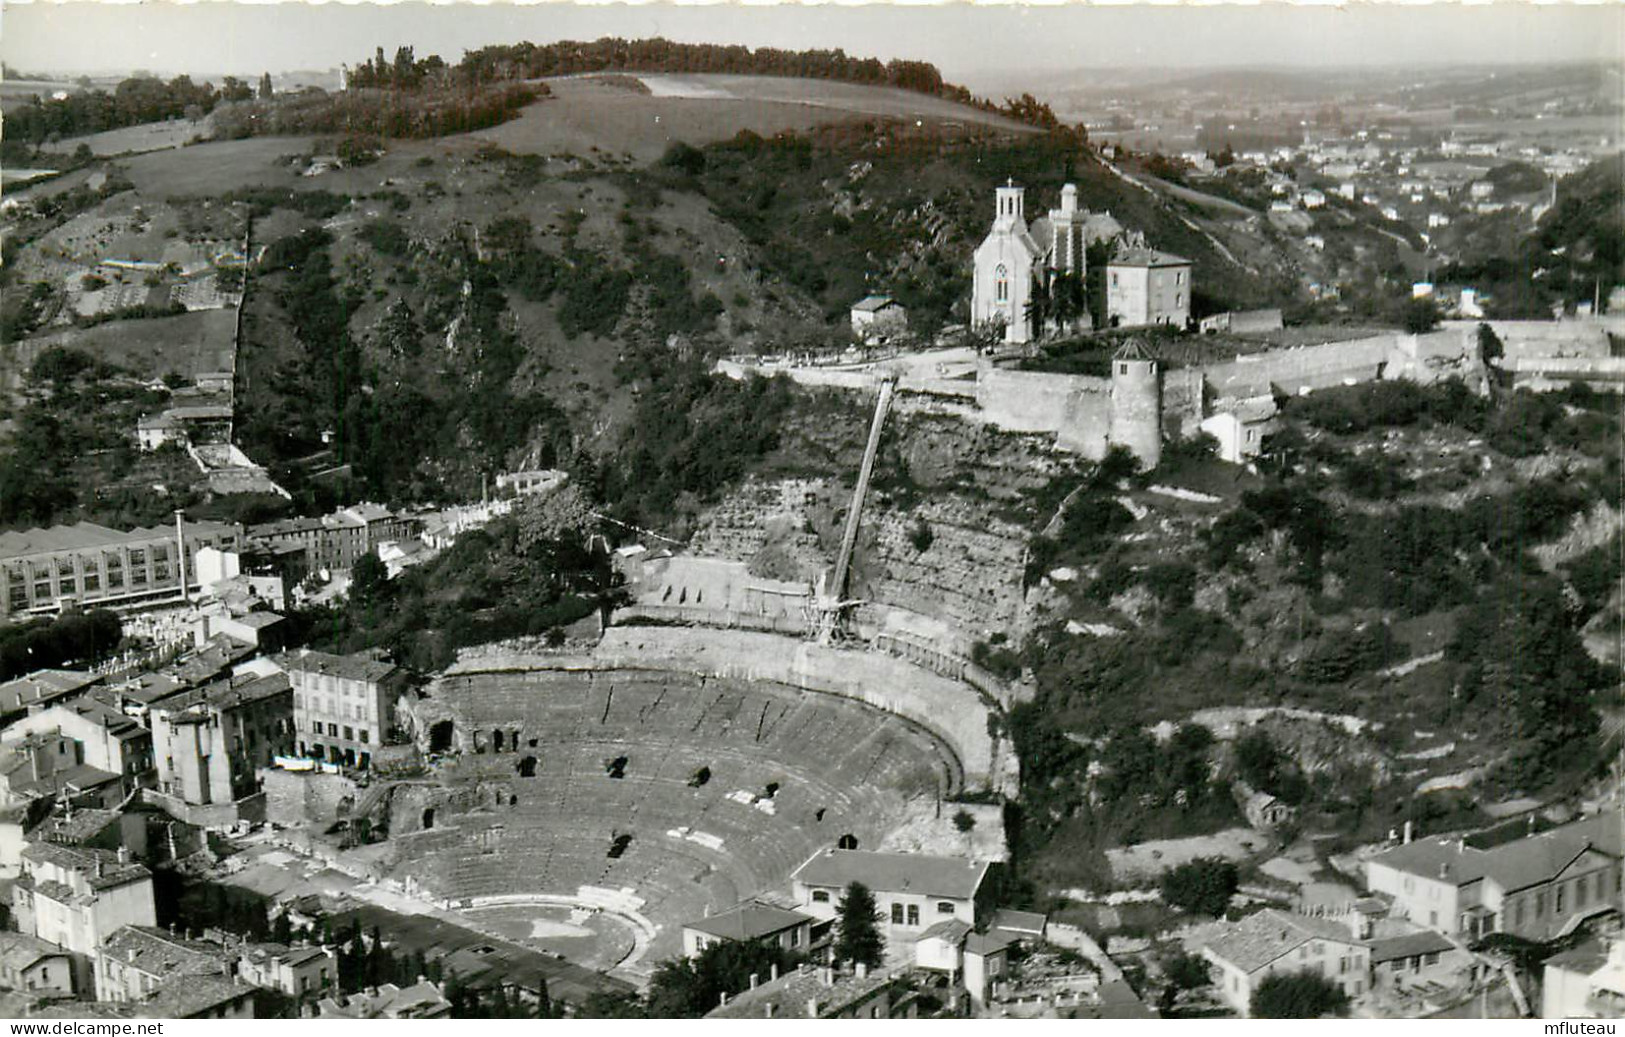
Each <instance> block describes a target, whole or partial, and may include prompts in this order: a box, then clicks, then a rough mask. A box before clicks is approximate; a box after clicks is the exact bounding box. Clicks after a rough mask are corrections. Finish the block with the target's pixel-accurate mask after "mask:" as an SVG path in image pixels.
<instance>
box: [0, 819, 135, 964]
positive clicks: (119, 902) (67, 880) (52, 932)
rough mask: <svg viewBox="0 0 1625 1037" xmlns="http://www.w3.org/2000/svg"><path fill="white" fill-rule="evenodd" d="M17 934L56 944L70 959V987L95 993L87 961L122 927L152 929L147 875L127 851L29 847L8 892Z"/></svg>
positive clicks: (54, 845)
mask: <svg viewBox="0 0 1625 1037" xmlns="http://www.w3.org/2000/svg"><path fill="white" fill-rule="evenodd" d="M11 914H12V920H13V923H14V924H15V925H16V927H17V931H18V932H22V933H27V934H29V935H30V936H37V937H39V938H40V939H42V940H47V941H49V942H51V943H54V944H57V945H58V946H60V947H61V948H62V949H63V950H65V951H67V952H68V953H69V954H71V955H73V958H74V967H75V985H76V988H77V989H79V990H86V991H88V990H93V989H95V981H94V978H93V975H92V969H91V961H92V959H93V957H94V955H95V954H96V951H97V949H98V948H99V947H101V945H102V944H103V943H104V942H106V941H107V939H108V938H110V937H111V936H112V935H113V933H115V932H117V931H118V930H119V929H121V928H123V927H124V926H127V925H148V926H150V925H155V924H157V921H158V919H157V913H156V908H155V906H154V902H153V892H152V873H151V872H149V871H148V870H147V869H146V867H145V866H144V865H142V864H139V863H137V862H136V861H135V860H133V859H132V858H131V856H130V853H129V851H128V850H124V849H120V850H117V851H111V850H101V849H85V848H80V847H73V846H64V845H60V844H57V843H34V844H33V845H31V846H29V847H28V848H27V849H26V850H24V851H23V853H22V875H21V876H20V877H19V878H18V879H17V881H16V882H15V883H14V884H13V886H12V889H11Z"/></svg>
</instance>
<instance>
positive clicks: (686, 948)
mask: <svg viewBox="0 0 1625 1037" xmlns="http://www.w3.org/2000/svg"><path fill="white" fill-rule="evenodd" d="M813 921H814V919H813V918H812V917H811V916H810V915H804V914H802V913H801V912H799V911H787V910H785V909H784V908H782V907H775V906H773V905H772V904H766V903H762V902H761V901H755V900H751V901H746V902H745V903H743V904H740V905H739V906H738V907H734V908H730V909H729V910H727V911H723V912H721V913H720V914H715V915H708V916H707V917H705V918H702V919H700V920H698V921H694V922H684V923H683V955H684V957H688V958H694V957H698V956H699V954H700V952H701V951H703V950H705V949H706V948H707V947H710V946H712V945H714V944H717V943H747V942H748V943H767V944H776V945H778V946H780V947H783V948H784V949H785V950H787V951H790V952H792V953H795V954H804V953H806V951H807V948H808V947H810V946H811V945H812V925H813Z"/></svg>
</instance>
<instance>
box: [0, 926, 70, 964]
mask: <svg viewBox="0 0 1625 1037" xmlns="http://www.w3.org/2000/svg"><path fill="white" fill-rule="evenodd" d="M67 953H68V952H67V951H65V950H63V949H62V948H61V947H58V946H57V945H56V944H54V943H51V942H49V941H47V940H42V939H40V938H39V937H37V936H30V935H28V934H27V933H11V932H0V964H3V965H4V966H5V967H6V968H7V969H10V970H12V971H14V972H21V971H22V970H23V969H26V968H28V967H29V966H30V965H32V964H34V963H35V962H36V961H39V960H40V959H41V958H51V957H56V956H58V955H66V954H67Z"/></svg>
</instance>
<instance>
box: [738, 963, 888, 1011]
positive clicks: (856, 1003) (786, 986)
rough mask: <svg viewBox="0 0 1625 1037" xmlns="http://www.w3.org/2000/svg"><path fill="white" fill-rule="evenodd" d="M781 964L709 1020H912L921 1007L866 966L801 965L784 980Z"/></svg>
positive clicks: (885, 976)
mask: <svg viewBox="0 0 1625 1037" xmlns="http://www.w3.org/2000/svg"><path fill="white" fill-rule="evenodd" d="M777 972H778V966H776V965H775V966H774V967H773V969H772V971H771V972H770V973H769V974H768V975H767V976H766V977H765V982H754V983H753V985H752V986H751V987H750V988H749V989H746V990H742V991H740V992H739V993H738V994H735V995H732V996H728V995H724V998H723V1002H722V1004H721V1005H719V1006H717V1007H716V1008H714V1009H712V1010H711V1011H710V1012H708V1013H706V1018H707V1019H797V1018H800V1019H913V1018H915V1017H916V1016H917V1015H918V1012H919V1009H918V1006H917V1005H916V1004H915V1001H914V998H913V996H912V994H910V993H909V992H908V988H907V987H905V986H903V985H901V984H900V983H899V982H898V980H897V978H896V977H895V976H894V975H893V974H892V973H890V972H887V971H885V970H882V969H876V970H870V969H867V968H865V967H864V966H862V965H859V966H857V968H856V969H854V970H853V971H852V972H850V973H847V972H837V971H836V970H835V969H833V968H830V967H828V966H826V967H824V968H813V967H811V966H808V965H803V966H802V967H801V968H799V969H797V970H796V971H794V972H787V973H785V974H784V975H782V976H780V975H777V974H776V973H777Z"/></svg>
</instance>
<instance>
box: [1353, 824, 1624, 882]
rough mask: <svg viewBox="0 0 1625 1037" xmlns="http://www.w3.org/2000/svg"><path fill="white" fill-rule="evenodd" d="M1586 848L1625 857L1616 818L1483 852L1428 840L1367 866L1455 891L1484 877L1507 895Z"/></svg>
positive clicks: (1553, 873) (1552, 874)
mask: <svg viewBox="0 0 1625 1037" xmlns="http://www.w3.org/2000/svg"><path fill="white" fill-rule="evenodd" d="M1587 847H1592V848H1595V849H1597V850H1600V851H1601V852H1603V853H1605V854H1607V855H1609V856H1611V857H1615V858H1619V857H1622V856H1625V834H1622V830H1621V820H1620V817H1619V815H1618V814H1615V813H1612V812H1606V813H1601V814H1595V815H1593V816H1591V817H1589V818H1586V819H1584V820H1581V821H1575V822H1573V823H1571V824H1566V825H1561V826H1559V827H1557V828H1553V829H1550V830H1548V831H1545V832H1539V833H1537V834H1535V835H1531V836H1526V837H1524V838H1522V839H1517V840H1514V841H1513V842H1509V843H1503V844H1501V845H1500V846H1496V847H1493V848H1491V849H1488V850H1480V849H1478V848H1477V847H1474V846H1472V845H1470V844H1468V843H1466V842H1465V841H1464V840H1462V839H1460V838H1455V837H1450V836H1432V837H1430V838H1425V839H1417V840H1414V841H1413V842H1410V843H1407V844H1405V845H1403V846H1396V847H1394V848H1393V849H1391V850H1389V851H1387V852H1386V853H1382V854H1379V855H1378V856H1376V857H1373V858H1372V859H1371V863H1373V864H1382V865H1386V866H1388V867H1391V868H1394V869H1395V870H1397V871H1402V872H1406V873H1408V874H1412V875H1419V876H1422V877H1423V878H1429V879H1444V880H1446V881H1449V882H1453V883H1454V884H1455V885H1456V886H1458V887H1460V886H1465V885H1468V884H1470V883H1473V882H1477V881H1478V880H1480V879H1483V878H1486V877H1488V878H1490V879H1492V880H1493V881H1494V882H1495V883H1496V884H1497V885H1499V886H1500V887H1501V888H1502V890H1504V891H1505V892H1508V893H1510V892H1513V891H1515V890H1519V889H1526V888H1528V887H1529V886H1533V885H1537V884H1539V883H1542V882H1549V881H1551V880H1552V879H1554V878H1556V877H1557V875H1558V874H1559V873H1560V872H1562V870H1563V869H1564V868H1566V867H1568V866H1569V865H1570V864H1572V863H1574V860H1575V858H1577V857H1579V856H1580V854H1582V853H1584V852H1585V850H1586V848H1587Z"/></svg>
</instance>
